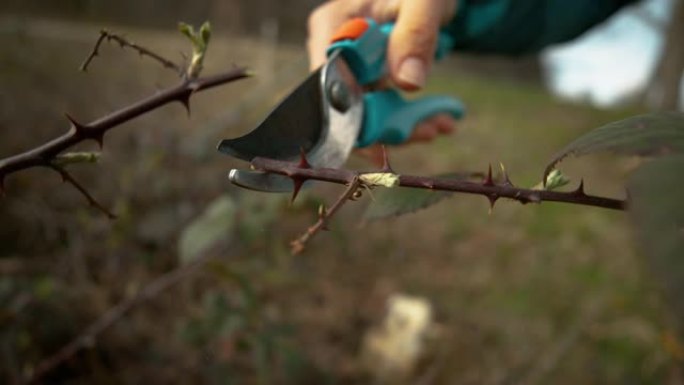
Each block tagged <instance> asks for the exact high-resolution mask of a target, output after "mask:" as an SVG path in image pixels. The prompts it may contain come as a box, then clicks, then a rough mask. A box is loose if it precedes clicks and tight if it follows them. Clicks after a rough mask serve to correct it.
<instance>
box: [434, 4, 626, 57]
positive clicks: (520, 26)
mask: <svg viewBox="0 0 684 385" xmlns="http://www.w3.org/2000/svg"><path fill="white" fill-rule="evenodd" d="M633 2H635V0H460V1H459V2H458V4H459V8H458V11H457V12H456V16H455V18H454V20H452V21H451V23H449V25H448V26H447V30H448V31H449V33H451V35H452V36H453V37H454V40H455V43H456V45H455V47H454V48H455V49H456V50H459V51H471V52H482V53H500V54H513V55H514V54H524V53H530V52H537V51H539V50H541V49H543V48H544V47H546V46H549V45H551V44H555V43H561V42H565V41H568V40H571V39H574V38H575V37H577V36H579V35H581V34H582V33H584V32H585V31H587V30H588V29H590V28H591V27H593V26H594V25H596V24H598V23H600V22H602V21H604V20H605V19H607V18H608V17H609V16H610V15H612V14H613V13H615V12H616V11H617V10H619V9H620V8H621V7H623V6H625V5H627V4H630V3H633Z"/></svg>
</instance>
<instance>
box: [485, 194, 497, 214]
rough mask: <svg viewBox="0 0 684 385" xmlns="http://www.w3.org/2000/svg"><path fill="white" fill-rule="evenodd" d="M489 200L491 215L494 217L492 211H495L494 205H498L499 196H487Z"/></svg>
mask: <svg viewBox="0 0 684 385" xmlns="http://www.w3.org/2000/svg"><path fill="white" fill-rule="evenodd" d="M487 199H489V215H492V211H494V205H495V204H496V201H497V200H499V196H498V195H496V194H491V195H487Z"/></svg>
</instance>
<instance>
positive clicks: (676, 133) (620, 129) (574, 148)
mask: <svg viewBox="0 0 684 385" xmlns="http://www.w3.org/2000/svg"><path fill="white" fill-rule="evenodd" d="M604 151H609V152H614V153H618V154H626V155H651V156H660V155H665V154H673V153H681V152H684V113H681V112H661V113H652V114H645V115H639V116H634V117H631V118H627V119H624V120H620V121H617V122H613V123H609V124H606V125H605V126H602V127H599V128H597V129H595V130H592V131H590V132H588V133H586V134H584V135H582V136H581V137H579V138H578V139H576V140H575V141H574V142H572V143H570V144H569V145H567V146H565V148H563V149H562V150H560V151H559V152H558V153H557V154H556V155H555V156H554V157H553V159H552V160H551V162H549V164H548V166H547V167H546V170H544V178H542V180H546V176H547V175H548V174H549V173H550V172H551V170H553V169H554V168H555V166H556V165H557V164H558V163H559V162H560V161H561V160H563V159H564V158H566V157H567V156H570V155H574V156H582V155H587V154H592V153H597V152H604Z"/></svg>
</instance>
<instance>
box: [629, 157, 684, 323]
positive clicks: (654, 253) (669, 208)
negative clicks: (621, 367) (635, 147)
mask: <svg viewBox="0 0 684 385" xmlns="http://www.w3.org/2000/svg"><path fill="white" fill-rule="evenodd" d="M629 197H630V214H631V217H632V219H633V222H634V225H635V226H636V230H637V237H638V240H639V243H640V246H641V248H642V251H643V253H644V254H645V255H646V257H647V258H648V265H649V266H650V268H651V270H652V272H653V273H654V274H655V276H656V281H657V282H658V283H659V284H661V285H662V288H663V289H664V293H665V294H666V297H667V298H668V299H669V302H670V304H671V305H672V306H673V310H674V312H675V316H676V318H677V319H678V320H679V322H680V325H679V328H680V330H679V331H680V333H682V334H684V301H682V297H683V296H684V155H673V156H668V157H664V158H661V159H657V160H654V161H653V162H649V163H647V164H645V165H643V166H642V167H640V168H639V169H638V170H636V171H635V172H634V174H632V176H631V178H630V181H629Z"/></svg>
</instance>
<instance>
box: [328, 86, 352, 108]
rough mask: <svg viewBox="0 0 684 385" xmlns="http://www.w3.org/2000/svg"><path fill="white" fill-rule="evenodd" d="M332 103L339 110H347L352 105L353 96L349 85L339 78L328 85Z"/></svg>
mask: <svg viewBox="0 0 684 385" xmlns="http://www.w3.org/2000/svg"><path fill="white" fill-rule="evenodd" d="M328 98H329V99H330V104H332V106H333V107H335V109H336V110H337V111H339V112H346V111H347V110H348V109H349V107H351V98H350V97H349V90H348V89H347V86H346V85H345V84H344V83H342V82H341V81H339V80H335V81H333V82H332V83H331V84H330V86H329V87H328Z"/></svg>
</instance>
